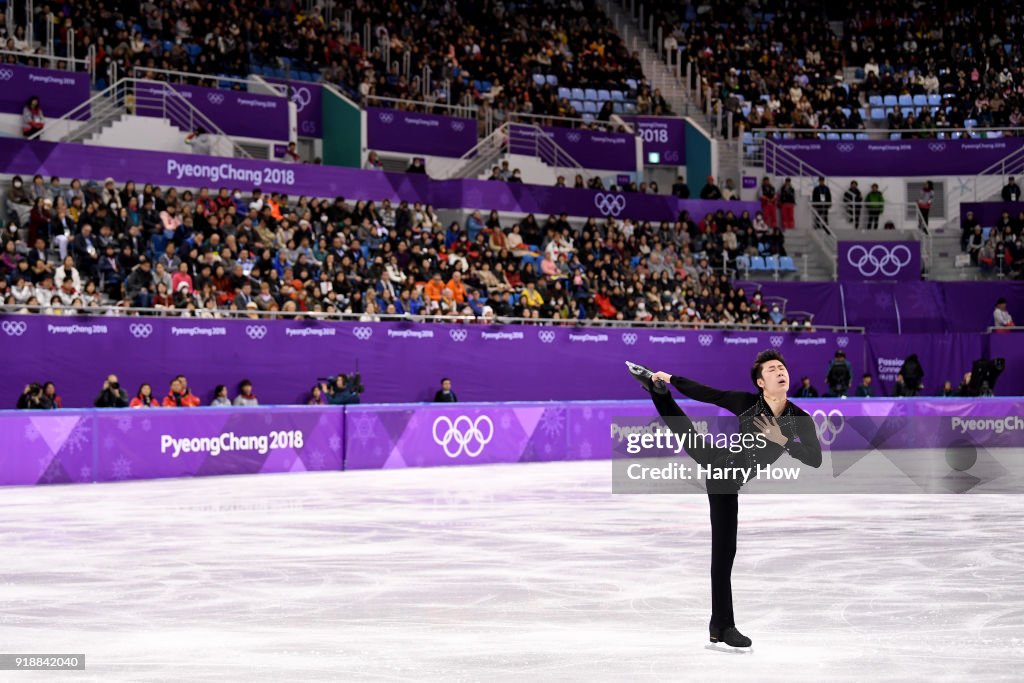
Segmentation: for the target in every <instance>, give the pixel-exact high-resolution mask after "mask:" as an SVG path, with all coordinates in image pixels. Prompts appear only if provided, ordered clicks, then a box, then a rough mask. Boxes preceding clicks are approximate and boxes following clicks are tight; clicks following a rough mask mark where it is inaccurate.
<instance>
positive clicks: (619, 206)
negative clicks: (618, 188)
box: [594, 192, 626, 218]
mask: <svg viewBox="0 0 1024 683" xmlns="http://www.w3.org/2000/svg"><path fill="white" fill-rule="evenodd" d="M594 206H596V207H597V210H598V211H600V212H601V215H602V216H615V217H616V218H617V217H618V215H619V214H620V213H622V212H623V211H625V209H626V198H625V197H623V196H622V195H621V194H605V193H604V192H598V193H597V194H596V195H594Z"/></svg>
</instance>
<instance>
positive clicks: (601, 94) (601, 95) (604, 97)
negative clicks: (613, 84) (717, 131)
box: [597, 90, 612, 102]
mask: <svg viewBox="0 0 1024 683" xmlns="http://www.w3.org/2000/svg"><path fill="white" fill-rule="evenodd" d="M611 99H612V94H611V93H610V92H608V91H607V90H598V91H597V101H598V102H609V101H611Z"/></svg>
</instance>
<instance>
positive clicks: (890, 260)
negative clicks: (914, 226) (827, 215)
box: [837, 241, 921, 282]
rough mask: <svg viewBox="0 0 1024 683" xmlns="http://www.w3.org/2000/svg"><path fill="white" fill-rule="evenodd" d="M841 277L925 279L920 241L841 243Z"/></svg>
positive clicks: (906, 280)
mask: <svg viewBox="0 0 1024 683" xmlns="http://www.w3.org/2000/svg"><path fill="white" fill-rule="evenodd" d="M837 258H838V259H839V279H840V280H856V281H879V280H882V281H896V282H908V281H909V282H916V281H919V280H920V279H921V243H920V242H913V241H907V242H840V243H839V253H838V254H837Z"/></svg>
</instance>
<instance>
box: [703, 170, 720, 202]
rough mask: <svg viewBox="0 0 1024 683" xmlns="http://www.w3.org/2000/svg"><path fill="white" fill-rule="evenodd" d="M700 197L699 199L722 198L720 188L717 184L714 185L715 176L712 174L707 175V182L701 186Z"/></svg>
mask: <svg viewBox="0 0 1024 683" xmlns="http://www.w3.org/2000/svg"><path fill="white" fill-rule="evenodd" d="M700 198H701V199H721V198H722V191H721V190H720V189H718V185H715V176H713V175H709V176H708V181H707V183H706V184H705V185H704V187H703V188H701V191H700Z"/></svg>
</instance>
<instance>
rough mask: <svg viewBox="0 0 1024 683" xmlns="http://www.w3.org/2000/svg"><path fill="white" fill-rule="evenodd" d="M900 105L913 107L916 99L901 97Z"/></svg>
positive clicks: (906, 96) (908, 96) (907, 96)
mask: <svg viewBox="0 0 1024 683" xmlns="http://www.w3.org/2000/svg"><path fill="white" fill-rule="evenodd" d="M899 103H900V106H901V107H913V106H914V98H913V97H911V96H910V95H900V97H899Z"/></svg>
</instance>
